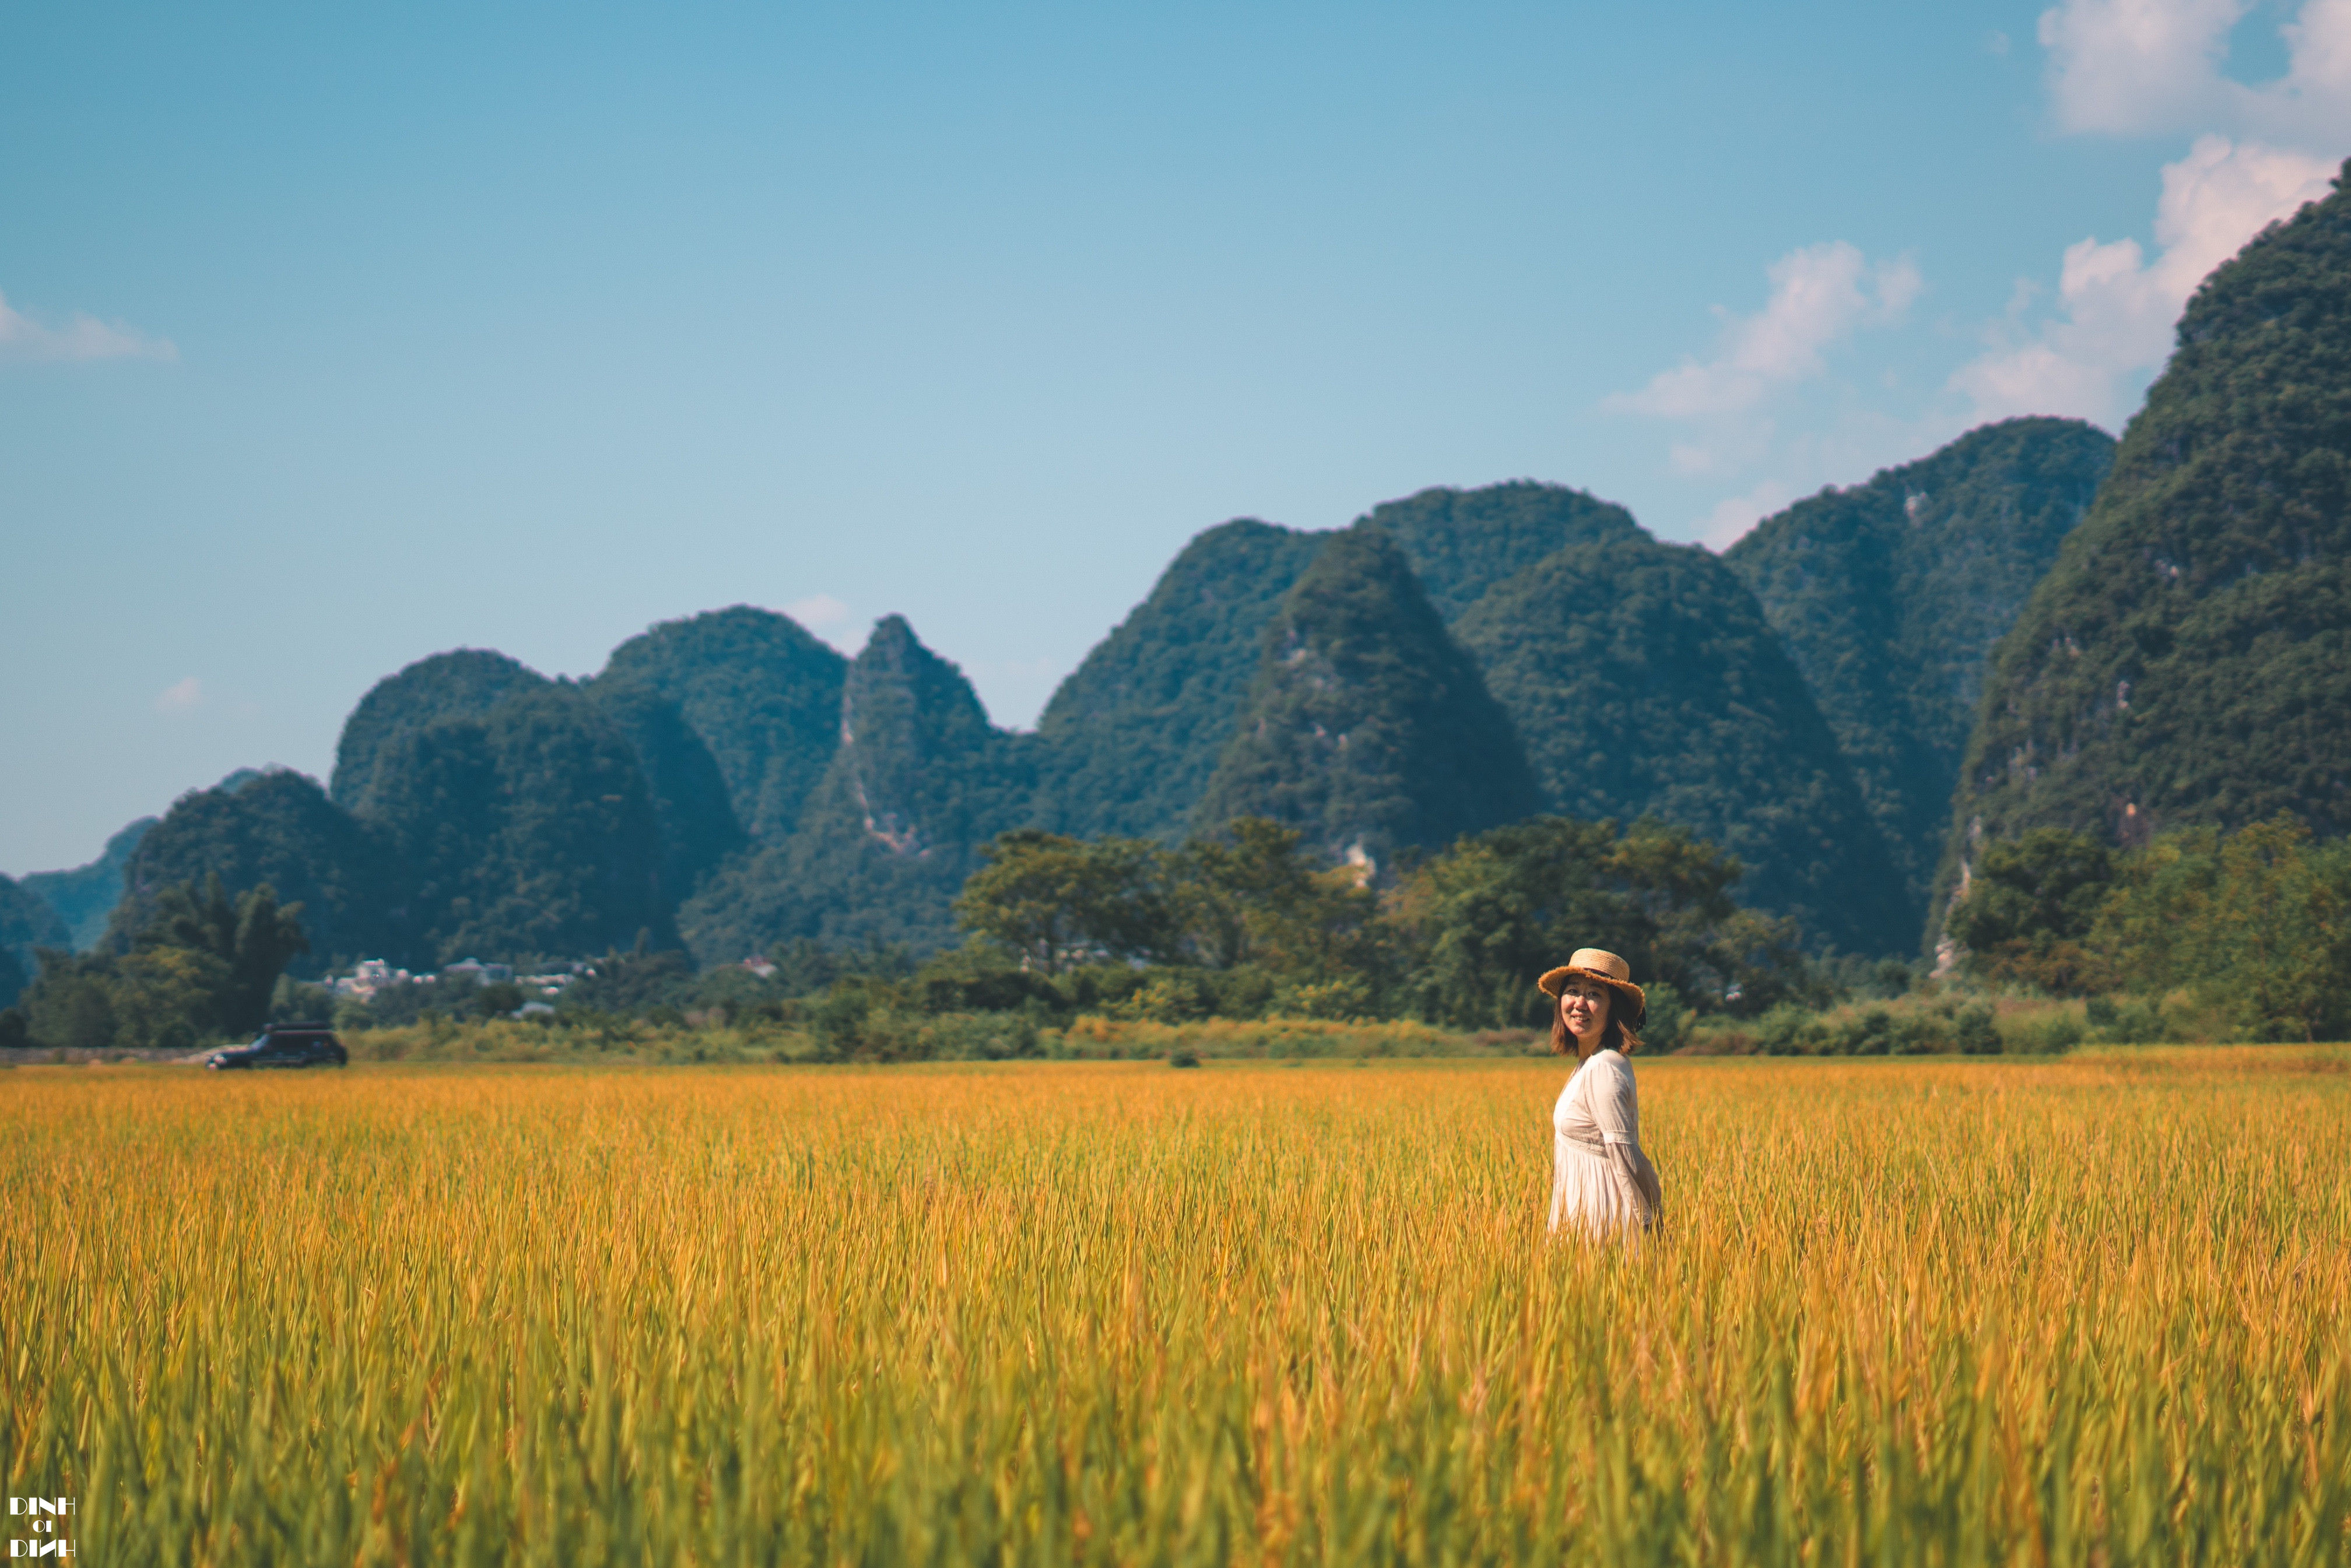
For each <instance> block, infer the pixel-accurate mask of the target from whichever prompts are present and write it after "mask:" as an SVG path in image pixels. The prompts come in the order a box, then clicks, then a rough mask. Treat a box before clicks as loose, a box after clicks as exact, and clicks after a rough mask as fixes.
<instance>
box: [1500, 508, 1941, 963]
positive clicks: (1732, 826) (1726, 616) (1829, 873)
mask: <svg viewBox="0 0 2351 1568" xmlns="http://www.w3.org/2000/svg"><path fill="white" fill-rule="evenodd" d="M1454 629H1455V632H1456V634H1457V635H1458V637H1459V638H1460V639H1461V641H1462V644H1463V645H1464V646H1465V647H1467V648H1468V649H1469V650H1470V651H1471V652H1472V653H1473V654H1475V655H1476V656H1477V658H1478V659H1479V662H1480V663H1481V664H1482V665H1483V667H1484V670H1485V678H1486V683H1487V685H1488V686H1489V688H1490V689H1491V691H1492V692H1493V694H1494V696H1495V698H1496V699H1497V700H1498V701H1500V703H1501V704H1502V706H1503V707H1504V708H1506V709H1507V710H1509V711H1510V714H1511V716H1512V718H1513V719H1514V720H1515V721H1516V722H1517V726H1518V731H1519V733H1520V736H1522V737H1523V738H1524V741H1525V744H1526V751H1527V755H1528V757H1529V758H1530V760H1531V762H1532V763H1533V766H1534V769H1535V774H1536V777H1537V778H1538V779H1539V780H1540V781H1541V786H1542V789H1543V793H1544V795H1545V797H1546V800H1547V803H1548V805H1549V806H1550V808H1551V809H1552V810H1553V811H1556V812H1559V813H1562V815H1569V816H1574V817H1582V818H1586V819H1599V818H1604V817H1614V818H1618V819H1627V818H1635V817H1642V816H1654V817H1656V818H1659V819H1661V820H1663V821H1666V822H1669V823H1674V824H1677V825H1679V826H1683V827H1686V828H1687V829H1689V830H1690V831H1691V832H1692V833H1694V834H1696V835H1698V836H1699V837H1701V838H1704V839H1707V840H1708V841H1710V842H1712V843H1715V844H1719V845H1720V846H1723V847H1724V848H1725V849H1727V850H1729V852H1730V853H1731V854H1732V855H1734V856H1736V857H1738V858H1739V859H1740V861H1741V862H1742V863H1744V864H1745V865H1746V867H1748V879H1747V881H1746V882H1745V883H1743V884H1742V885H1741V887H1740V898H1742V899H1744V900H1745V901H1747V902H1748V903H1750V904H1752V905H1754V906H1755V907H1757V908H1759V909H1769V910H1771V911H1774V912H1777V913H1784V914H1789V915H1792V916H1794V917H1795V918H1796V919H1797V920H1798V921H1799V923H1800V924H1801V925H1802V928H1803V930H1804V933H1805V935H1806V937H1807V938H1809V939H1810V940H1813V941H1815V942H1826V943H1830V944H1834V946H1836V947H1839V948H1842V949H1844V950H1848V951H1855V952H1864V953H1874V952H1884V951H1887V950H1892V949H1893V948H1896V947H1907V946H1908V945H1909V930H1910V929H1911V928H1908V927H1907V925H1906V923H1905V922H1904V920H1903V919H1902V910H1901V905H1900V903H1899V901H1898V891H1897V884H1896V877H1895V874H1894V870H1893V867H1892V863H1891V861H1890V860H1889V858H1888V856H1887V853H1886V846H1885V844H1884V841H1883V839H1882V838H1881V837H1880V836H1879V835H1878V833H1877V831H1876V826H1875V824H1873V823H1872V822H1871V820H1870V818H1869V816H1868V814H1867V812H1866V810H1865V808H1864V807H1863V805H1862V803H1861V797H1860V794H1859V792H1858V790H1857V789H1856V787H1855V784H1854V782H1853V776H1852V773H1851V771H1850V769H1849V768H1848V767H1847V766H1846V765H1845V763H1844V758H1843V757H1842V756H1841V755H1840V754H1839V753H1838V751H1837V748H1836V742H1835V739H1834V736H1833V735H1831V733H1830V732H1829V729H1828V726H1827V724H1826V722H1824V721H1823V719H1822V718H1821V716H1820V712H1819V711H1818V710H1817V709H1816V708H1814V707H1813V701H1812V698H1811V695H1810V694H1809V693H1808V692H1807V691H1806V690H1805V687H1804V683H1803V680H1802V678H1800V677H1799V676H1798V675H1797V673H1796V671H1795V669H1794V667H1793V666H1792V664H1791V663H1790V662H1789V659H1788V656H1787V652H1786V650H1785V649H1784V648H1783V647H1782V644H1781V642H1780V639H1778V638H1777V637H1775V636H1774V635H1773V634H1772V632H1771V628H1770V627H1769V626H1768V625H1766V624H1765V622H1764V619H1763V617H1762V613H1761V610H1760V608H1759V607H1757V605H1756V603H1755V599H1754V597H1753V596H1752V595H1750V593H1749V592H1748V591H1747V589H1746V588H1745V587H1743V586H1742V585H1741V584H1740V582H1739V580H1738V579H1737V578H1736V577H1734V576H1732V575H1731V574H1730V572H1729V569H1728V568H1727V567H1725V566H1723V564H1722V563H1721V562H1720V561H1719V560H1717V559H1716V558H1715V557H1714V556H1710V555H1708V553H1707V552H1706V551H1704V550H1702V549H1699V548H1698V547H1696V546H1690V545H1662V544H1659V543H1657V542H1656V540H1654V539H1650V538H1648V537H1647V536H1646V535H1629V536H1625V537H1618V538H1610V539H1604V540H1601V541H1598V542H1595V543H1592V544H1586V545H1571V546H1569V547H1567V548H1565V549H1562V550H1559V551H1556V552H1554V553H1553V554H1552V555H1550V556H1546V557H1544V558H1543V559H1541V560H1540V561H1537V562H1535V563H1533V564H1532V565H1531V566H1525V567H1523V568H1522V569H1520V571H1519V572H1517V573H1516V574H1514V575H1513V576H1510V578H1508V579H1506V580H1505V581H1504V582H1502V583H1500V584H1499V585H1497V586H1496V587H1494V588H1492V589H1491V590H1489V592H1488V593H1487V594H1486V595H1485V596H1484V597H1482V598H1480V599H1479V602H1478V603H1477V605H1476V606H1474V607H1472V608H1471V609H1470V610H1469V611H1468V614H1466V615H1464V616H1463V617H1462V618H1461V619H1460V620H1459V622H1458V623H1457V624H1456V626H1455V628H1454Z"/></svg>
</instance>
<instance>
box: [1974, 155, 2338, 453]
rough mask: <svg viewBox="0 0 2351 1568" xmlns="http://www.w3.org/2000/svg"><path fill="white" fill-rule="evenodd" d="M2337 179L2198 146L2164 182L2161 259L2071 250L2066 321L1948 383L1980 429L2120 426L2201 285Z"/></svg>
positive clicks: (2111, 248) (2271, 158)
mask: <svg viewBox="0 0 2351 1568" xmlns="http://www.w3.org/2000/svg"><path fill="white" fill-rule="evenodd" d="M2332 172H2333V170H2332V168H2331V166H2330V165H2329V164H2328V163H2327V162H2326V161H2325V160H2324V159H2320V158H2314V157H2312V156H2310V155H2309V154H2307V153H2303V152H2296V151H2291V150H2288V149H2283V148H2275V147H2267V146H2263V145H2262V144H2260V143H2258V142H2251V141H2244V142H2232V141H2231V140H2229V139H2228V138H2226V137H2221V136H2204V137H2199V138H2198V139H2197V141H2196V144H2195V146H2194V147H2193V148H2191V149H2190V150H2189V154H2188V156H2187V157H2185V158H2183V159H2181V160H2179V161H2178V162H2176V163H2173V164H2170V165H2168V167H2166V168H2165V170H2164V171H2163V196H2162V200H2161V202H2159V203H2158V206H2157V209H2156V218H2155V238H2156V244H2158V247H2160V248H2159V250H2158V254H2157V255H2156V257H2155V259H2154V260H2153V261H2149V260H2147V257H2146V254H2145V253H2144V252H2143V251H2142V250H2141V249H2140V246H2139V244H2138V242H2137V240H2115V241H2111V242H2106V243H2101V242H2099V241H2098V240H2096V239H2095V238H2092V239H2085V240H2082V241H2079V242H2077V243H2076V244H2072V245H2069V246H2067V247H2066V250H2065V256H2064V265H2063V268H2062V270H2061V272H2060V274H2059V277H2058V285H2057V300H2058V306H2059V314H2058V315H2057V316H2055V317H2053V318H2052V319H2050V320H2047V321H2045V322H2043V323H2042V324H2041V325H2040V326H2039V327H2036V328H2033V329H2031V330H2028V331H2025V332H2023V333H2022V334H2019V333H2018V332H2017V330H2016V329H2015V327H2013V326H2012V325H2011V326H2010V327H2006V328H2004V329H2003V330H2002V331H2001V332H2000V333H1999V334H1997V335H1996V337H1997V338H1998V340H1997V341H1996V342H1995V344H1994V346H1993V347H1992V348H1991V349H1990V350H1989V351H1987V352H1986V353H1984V354H1983V355H1981V356H1980V357H1979V358H1976V359H1974V360H1972V361H1970V363H1969V364H1967V365H1964V366H1962V367H1961V368H1960V369H1959V371H1958V372H1957V373H1955V374H1954V375H1953V376H1952V378H1951V383H1950V384H1951V387H1952V389H1954V390H1956V391H1958V392H1959V393H1961V394H1963V395H1964V396H1965V397H1966V398H1967V399H1968V400H1969V401H1970V404H1971V405H1972V407H1973V409H1974V411H1975V415H1976V417H1977V418H1978V419H1980V420H1989V419H2001V418H2005V417H2006V416H2008V415H2011V414H2075V415H2079V416H2081V417H2083V418H2085V419H2092V420H2097V421H2103V422H2105V423H2107V424H2110V425H2111V424H2116V423H2119V422H2120V421H2121V420H2122V419H2123V417H2124V416H2125V415H2126V414H2127V412H2128V411H2129V410H2128V408H2127V406H2126V405H2127V403H2128V402H2129V401H2131V400H2134V399H2135V397H2136V390H2137V389H2136V385H2135V383H2136V381H2137V378H2138V377H2140V376H2141V375H2143V374H2144V373H2146V372H2147V371H2149V370H2151V369H2154V368H2156V367H2158V366H2159V365H2161V364H2162V363H2163V361H2164V359H2165V358H2168V355H2169V354H2170V351H2171V341H2172V328H2173V326H2174V324H2175V323H2177V322H2178V321H2179V312H2180V309H2181V307H2182V306H2185V305H2186V304H2187V303H2188V297H2189V295H2191V294H2193V293H2195V292H2196V286H2197V285H2199V283H2201V282H2203V280H2204V277H2205V275H2206V274H2208V273H2210V271H2211V270H2212V269H2213V268H2214V267H2216V266H2218V265H2220V263H2222V262H2224V261H2226V260H2228V259H2229V257H2231V256H2232V255H2234V254H2236V253H2237V252H2238V251H2239V250H2240V249H2241V248H2242V247H2243V245H2244V244H2245V242H2246V241H2248V240H2250V239H2252V237H2253V236H2254V235H2255V234H2259V233H2261V231H2262V228H2263V227H2264V226H2266V225H2267V224H2268V223H2271V222H2272V221H2273V220H2275V219H2278V218H2283V217H2289V216H2291V215H2292V214H2293V213H2294V211H2295V209H2297V208H2298V207H2300V206H2301V205H2302V204H2303V203H2304V202H2307V201H2313V200H2315V199H2317V198H2318V197H2321V196H2324V195H2325V193H2326V189H2327V177H2328V175H2329V174H2330V173H2332Z"/></svg>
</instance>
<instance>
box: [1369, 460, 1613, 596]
mask: <svg viewBox="0 0 2351 1568" xmlns="http://www.w3.org/2000/svg"><path fill="white" fill-rule="evenodd" d="M1355 525H1356V526H1357V527H1358V528H1376V529H1378V530H1379V531H1380V532H1381V533H1384V534H1385V535H1387V536H1388V537H1389V538H1391V539H1394V540H1395V542H1396V544H1397V545H1399V546H1401V547H1402V548H1403V550H1404V553H1405V559H1406V560H1408V561H1410V562H1411V563H1412V570H1413V574H1414V576H1417V577H1418V578H1419V579H1420V584H1421V587H1422V589H1423V590H1424V591H1425V592H1426V594H1427V595H1428V600H1429V603H1431V604H1433V605H1435V606H1436V607H1437V614H1438V615H1440V616H1442V617H1443V618H1445V620H1446V622H1447V624H1448V625H1449V624H1451V623H1452V622H1454V621H1457V620H1458V619H1460V618H1461V617H1462V615H1463V614H1465V613H1466V612H1467V611H1468V608H1469V607H1470V606H1472V605H1474V604H1476V603H1477V602H1478V601H1479V599H1480V598H1481V597H1484V596H1485V594H1486V591H1487V590H1488V589H1489V588H1491V587H1494V585H1495V584H1497V583H1499V582H1501V581H1503V580H1504V579H1505V578H1508V577H1510V576H1515V575H1517V574H1518V573H1519V572H1520V570H1522V569H1523V568H1525V567H1527V566H1532V565H1534V563H1535V562H1537V561H1540V560H1541V559H1542V558H1543V557H1544V556H1548V555H1550V554H1551V553H1552V552H1553V551H1554V550H1561V549H1564V548H1566V547H1567V546H1568V545H1590V544H1597V543H1601V542H1603V541H1606V540H1617V539H1645V538H1646V537H1648V535H1646V534H1645V533H1644V532H1642V529H1641V525H1640V524H1637V523H1635V522H1634V521H1633V514H1631V513H1629V512H1627V511H1625V509H1624V508H1623V507H1622V506H1619V505H1616V504H1614V503H1613V502H1608V501H1600V500H1595V499H1594V498H1593V497H1592V496H1590V495H1588V494H1586V493H1584V492H1583V491H1581V490H1570V489H1568V488H1567V487H1566V486H1565V485H1563V484H1538V483H1534V482H1533V481H1532V480H1524V479H1521V480H1514V481H1512V482H1511V483H1507V484H1489V485H1486V486H1484V487H1482V488H1480V489H1477V490H1451V489H1436V490H1424V491H1421V492H1420V493H1417V494H1416V495H1408V496H1406V497H1405V498H1404V499H1403V500H1402V501H1390V502H1386V503H1384V504H1381V505H1378V506H1374V507H1373V508H1372V509H1371V511H1370V512H1368V513H1366V514H1364V516H1363V517H1362V518H1360V519H1358V520H1357V522H1356V524H1355Z"/></svg>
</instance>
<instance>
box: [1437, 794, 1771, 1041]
mask: <svg viewBox="0 0 2351 1568" xmlns="http://www.w3.org/2000/svg"><path fill="white" fill-rule="evenodd" d="M1740 872H1741V867H1740V864H1739V862H1738V861H1737V860H1735V859H1732V858H1731V857H1729V856H1726V855H1724V854H1723V853H1722V852H1721V851H1720V850H1719V849H1716V848H1714V847H1713V846H1709V845H1706V844H1703V843H1700V842H1698V841H1697V840H1695V839H1693V838H1692V837H1691V836H1689V835H1688V833H1687V831H1686V830H1684V829H1680V828H1677V827H1669V826H1665V825H1663V824H1660V823H1656V822H1640V823H1635V825H1634V826H1633V827H1632V828H1631V829H1630V830H1627V831H1623V832H1620V831H1619V829H1618V827H1617V826H1616V824H1615V823H1614V822H1608V821H1602V822H1579V821H1576V820H1573V819H1572V818H1568V817H1558V816H1546V817H1537V818H1533V819H1531V820H1530V821H1527V822H1521V823H1514V824H1512V825H1510V826H1507V827H1501V828H1497V829H1495V830H1494V831H1493V832H1490V833H1486V834H1481V835H1479V836H1477V837H1475V838H1470V839H1466V840H1464V841H1463V842H1461V843H1459V844H1457V845H1456V846H1453V847H1452V848H1451V849H1449V850H1447V852H1446V853H1445V854H1443V855H1441V856H1438V857H1436V858H1435V859H1433V860H1431V861H1429V862H1428V863H1427V864H1426V865H1425V866H1423V867H1420V868H1419V869H1417V870H1416V871H1415V872H1414V873H1413V874H1412V875H1411V876H1410V877H1407V878H1406V879H1405V883H1404V885H1403V886H1402V887H1401V888H1399V889H1398V890H1397V893H1396V896H1395V899H1394V900H1393V905H1394V909H1393V915H1392V918H1393V919H1394V920H1395V923H1396V925H1397V926H1398V928H1399V929H1401V930H1402V931H1404V932H1405V934H1406V938H1407V942H1408V950H1409V951H1410V953H1411V955H1412V961H1413V970H1414V973H1415V989H1416V993H1417V997H1418V1006H1419V1011H1420V1012H1421V1013H1422V1015H1423V1016H1425V1017H1427V1018H1429V1019H1430V1020H1432V1021H1434V1022H1437V1023H1449V1024H1452V1025H1454V1026H1456V1027H1458V1028H1470V1029H1482V1028H1527V1027H1533V1026H1536V1025H1538V1024H1540V1023H1542V1022H1543V1021H1544V1020H1545V1019H1547V1018H1548V1017H1549V1016H1550V1004H1549V1002H1547V1001H1546V1000H1545V999H1544V998H1543V997H1542V995H1541V993H1540V992H1537V991H1536V990H1535V980H1536V978H1537V977H1538V976H1539V975H1541V973H1542V972H1543V971H1545V970H1548V969H1552V968H1553V967H1555V966H1557V965H1559V964H1562V963H1564V962H1566V961H1567V956H1568V954H1570V953H1571V952H1573V950H1576V949H1577V948H1583V947H1596V948H1605V949H1607V950H1610V951H1612V952H1615V953H1619V954H1621V955H1623V956H1624V958H1625V960H1626V961H1628V962H1629V963H1631V964H1632V966H1633V972H1634V974H1635V977H1636V978H1637V979H1638V980H1640V981H1641V982H1642V983H1643V984H1644V985H1652V984H1657V983H1664V984H1666V985H1669V986H1671V987H1672V988H1673V989H1674V991H1675V992H1677V994H1678V995H1679V996H1681V997H1683V998H1686V999H1688V1000H1690V1001H1692V1002H1698V1003H1702V1004H1704V1005H1707V1006H1710V1007H1713V1008H1717V1009H1725V1008H1729V1009H1738V1010H1740V1011H1760V1010H1761V1009H1763V1008H1766V1007H1769V1006H1771V1004H1772V1003H1773V1002H1777V1001H1780V1000H1782V999H1783V998H1785V997H1787V996H1789V995H1791V994H1792V993H1794V992H1797V991H1798V990H1800V989H1801V988H1802V983H1803V965H1802V959H1801V957H1800V955H1799V953H1798V951H1797V948H1796V932H1795V929H1794V928H1793V926H1792V923H1791V922H1789V921H1787V920H1784V919H1776V920H1775V919H1770V918H1768V917H1761V916H1758V915H1755V914H1754V913H1753V912H1751V911H1747V910H1742V909H1740V908H1739V907H1738V906H1737V905H1736V904H1734V903H1733V902H1732V901H1731V899H1730V896H1729V888H1730V887H1731V886H1732V885H1733V884H1735V883H1736V882H1737V881H1738V880H1739V877H1740Z"/></svg>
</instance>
